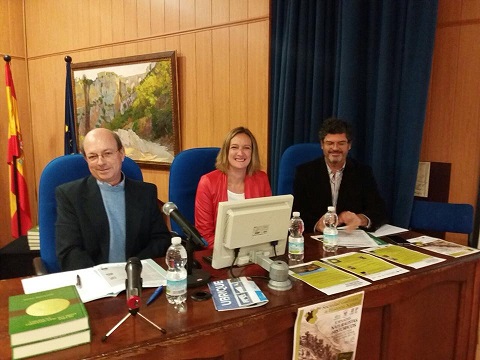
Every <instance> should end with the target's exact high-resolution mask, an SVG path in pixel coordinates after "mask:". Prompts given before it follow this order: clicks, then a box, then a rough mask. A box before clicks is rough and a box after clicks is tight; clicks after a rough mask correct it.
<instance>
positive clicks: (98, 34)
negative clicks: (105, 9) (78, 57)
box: [77, 0, 110, 46]
mask: <svg viewBox="0 0 480 360" xmlns="http://www.w3.org/2000/svg"><path fill="white" fill-rule="evenodd" d="M81 2H82V1H78V3H81ZM102 2H103V1H101V0H89V1H88V7H87V8H88V13H87V14H85V15H84V16H85V18H86V19H88V32H89V37H88V43H87V44H86V46H92V45H93V46H100V45H102V26H103V25H102V22H103V20H104V19H106V18H108V16H106V15H107V14H109V13H102V11H101V9H102V4H101V3H102ZM105 2H106V3H107V4H108V3H110V2H109V1H105ZM77 46H78V45H77Z"/></svg>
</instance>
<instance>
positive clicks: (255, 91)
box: [247, 21, 269, 169]
mask: <svg viewBox="0 0 480 360" xmlns="http://www.w3.org/2000/svg"><path fill="white" fill-rule="evenodd" d="M247 31H248V59H247V69H248V71H247V73H248V90H247V96H248V115H247V116H248V123H249V125H248V126H249V127H250V128H252V129H255V137H256V138H257V142H258V143H259V145H258V147H259V151H260V160H261V164H262V168H263V169H266V168H267V154H268V59H269V58H268V44H269V42H268V39H269V35H268V34H269V24H268V21H262V22H256V23H252V24H249V25H248V26H247Z"/></svg>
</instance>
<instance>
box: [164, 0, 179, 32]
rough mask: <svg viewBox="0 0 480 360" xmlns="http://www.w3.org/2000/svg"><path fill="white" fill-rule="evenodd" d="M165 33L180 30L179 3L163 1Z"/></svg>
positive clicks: (170, 0)
mask: <svg viewBox="0 0 480 360" xmlns="http://www.w3.org/2000/svg"><path fill="white" fill-rule="evenodd" d="M164 19H165V33H173V32H177V31H179V30H180V1H179V0H165V17H164Z"/></svg>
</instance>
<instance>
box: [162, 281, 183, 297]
mask: <svg viewBox="0 0 480 360" xmlns="http://www.w3.org/2000/svg"><path fill="white" fill-rule="evenodd" d="M186 292H187V279H186V278H185V279H181V280H168V279H167V294H168V295H171V296H179V295H184V294H185V293H186Z"/></svg>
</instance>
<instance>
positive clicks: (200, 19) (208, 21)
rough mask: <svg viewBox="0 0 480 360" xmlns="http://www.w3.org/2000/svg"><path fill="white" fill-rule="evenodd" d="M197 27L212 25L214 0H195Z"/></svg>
mask: <svg viewBox="0 0 480 360" xmlns="http://www.w3.org/2000/svg"><path fill="white" fill-rule="evenodd" d="M194 9H195V28H197V29H198V28H203V27H207V26H210V25H212V0H196V1H195V7H194Z"/></svg>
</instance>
